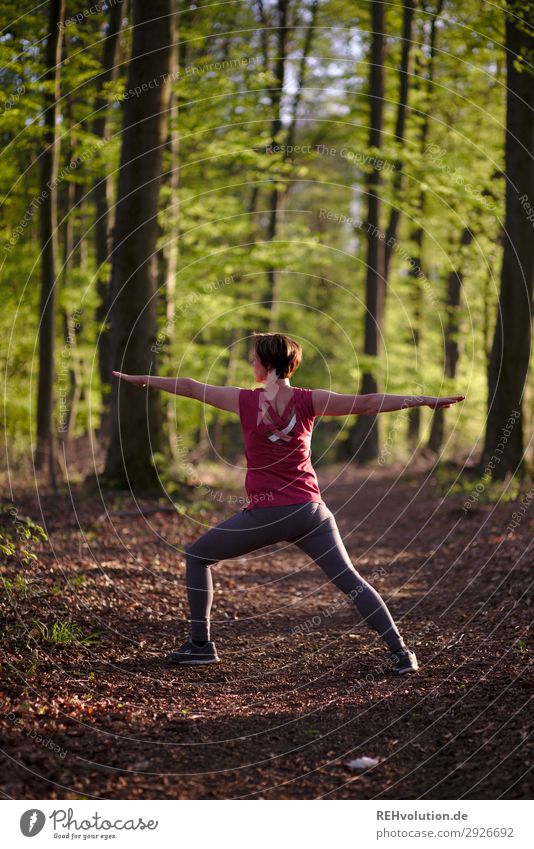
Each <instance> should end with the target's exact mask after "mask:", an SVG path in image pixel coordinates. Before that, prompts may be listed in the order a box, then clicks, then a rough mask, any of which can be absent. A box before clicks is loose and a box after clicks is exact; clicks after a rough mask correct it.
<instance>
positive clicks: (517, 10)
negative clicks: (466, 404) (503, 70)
mask: <svg viewBox="0 0 534 849" xmlns="http://www.w3.org/2000/svg"><path fill="white" fill-rule="evenodd" d="M517 15H519V16H520V17H523V19H524V18H525V17H526V15H527V12H526V7H525V8H522V7H521V5H518V4H508V5H507V12H506V64H507V91H506V144H505V161H506V215H505V237H504V250H503V261H502V269H501V288H500V293H499V305H498V314H497V321H496V325H495V332H494V337H493V346H492V351H491V359H490V367H489V373H488V412H487V419H486V434H485V443H484V448H483V451H482V455H481V459H480V464H479V471H480V473H482V472H483V471H487V472H488V474H490V475H491V476H492V477H493V478H495V479H497V480H499V479H503V478H505V477H506V474H507V473H512V474H514V475H515V474H518V475H519V476H520V477H523V476H524V474H525V463H524V457H523V410H522V406H523V392H524V388H525V381H526V378H527V374H528V370H529V364H530V352H531V340H532V286H533V276H534V238H533V233H532V222H531V221H529V220H528V218H529V215H528V207H527V206H526V204H527V203H528V204H530V208H531V207H532V204H533V198H534V121H533V114H534V79H533V77H532V74H531V73H529V69H528V68H527V66H526V63H525V62H524V61H521V60H520V59H519V58H518V57H520V56H524V55H525V54H527V53H528V51H531V50H532V36H531V35H529V33H528V32H525V31H524V28H525V29H526V28H527V27H526V25H525V24H523V23H522V22H521V21H518V18H517V17H516V16H517ZM530 17H532V16H530ZM529 23H530V25H531V26H532V24H533V21H532V19H530V21H529ZM520 61H521V68H520V69H518V67H516V63H519V62H520Z"/></svg>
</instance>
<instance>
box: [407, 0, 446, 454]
mask: <svg viewBox="0 0 534 849" xmlns="http://www.w3.org/2000/svg"><path fill="white" fill-rule="evenodd" d="M443 3H444V0H438V2H437V4H436V11H435V12H434V14H433V16H432V19H431V24H430V36H429V43H428V69H427V74H426V79H425V90H426V102H425V111H424V114H423V121H422V124H421V130H420V134H419V151H420V153H421V156H422V157H423V156H424V153H425V149H426V142H427V139H428V131H429V128H430V113H431V104H432V86H433V85H434V66H435V59H436V39H437V24H438V21H439V18H440V15H441V12H442V9H443ZM425 11H426V10H425ZM423 183H424V180H423ZM425 204H426V191H425V189H421V191H420V192H419V197H418V209H417V212H418V216H419V221H420V222H421V223H420V224H419V225H418V226H417V227H416V228H415V230H414V231H413V233H412V240H413V242H414V243H415V255H414V257H412V259H414V260H415V265H413V266H410V269H411V270H410V276H411V278H412V285H413V293H414V294H413V304H414V325H415V329H414V339H413V341H414V348H415V350H414V359H418V353H417V350H418V348H419V346H420V344H421V336H422V318H423V290H422V286H421V282H420V279H419V277H418V276H417V273H418V272H417V269H419V268H423V244H424V237H425V230H424V227H423V224H422V222H423V221H424V215H425ZM420 428H421V407H410V408H409V410H408V443H409V445H410V446H412V447H415V446H416V445H418V444H419V432H420Z"/></svg>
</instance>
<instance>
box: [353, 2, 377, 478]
mask: <svg viewBox="0 0 534 849" xmlns="http://www.w3.org/2000/svg"><path fill="white" fill-rule="evenodd" d="M371 28H372V36H371V50H370V67H369V101H370V121H369V148H370V150H371V151H372V152H377V151H378V150H379V148H380V146H381V144H382V126H383V120H384V56H385V33H384V28H385V15H384V3H383V0H372V2H371ZM380 185H381V172H380V170H378V169H377V168H371V169H370V170H369V173H368V175H367V181H366V191H367V273H366V280H365V330H364V353H365V355H366V356H368V357H373V358H374V362H377V360H378V356H379V353H380V344H379V343H380V337H381V335H382V327H383V319H384V290H385V249H384V247H385V243H384V239H383V238H380V236H384V234H383V233H380V207H381V203H380V194H379V193H380ZM376 391H377V381H376V377H375V375H374V374H373V372H371V371H370V370H369V369H368V368H367V369H366V370H365V371H364V373H363V376H362V383H361V388H360V393H361V394H364V395H365V394H368V393H370V392H376ZM349 444H350V450H351V452H352V454H353V455H354V457H355V458H356V460H357V461H358V462H360V463H365V462H367V461H369V460H374V459H376V457H378V422H377V416H358V419H357V422H356V425H355V427H354V428H353V429H352V431H351V434H350V438H349Z"/></svg>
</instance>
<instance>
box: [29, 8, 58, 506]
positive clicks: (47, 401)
mask: <svg viewBox="0 0 534 849" xmlns="http://www.w3.org/2000/svg"><path fill="white" fill-rule="evenodd" d="M64 20H65V0H50V5H49V18H48V37H47V40H46V59H45V62H46V72H45V74H44V81H45V82H46V83H48V84H49V85H50V89H49V90H48V91H47V92H46V93H45V109H44V125H45V133H44V144H45V149H44V151H43V153H42V154H41V174H40V188H41V196H42V197H43V201H42V203H41V207H40V231H41V232H40V237H41V304H40V323H39V380H38V390H37V445H36V450H35V457H34V462H35V466H36V467H37V468H40V467H42V466H43V465H44V464H45V462H46V461H47V460H48V463H49V472H50V478H51V481H50V482H51V485H52V487H53V489H54V490H55V489H56V477H55V444H54V443H55V440H54V435H53V433H52V408H53V388H54V336H55V319H56V270H57V252H58V245H57V185H56V183H57V172H58V161H59V144H60V142H59V135H58V132H57V124H58V120H59V95H60V74H61V64H60V63H61V46H62V41H63V22H64Z"/></svg>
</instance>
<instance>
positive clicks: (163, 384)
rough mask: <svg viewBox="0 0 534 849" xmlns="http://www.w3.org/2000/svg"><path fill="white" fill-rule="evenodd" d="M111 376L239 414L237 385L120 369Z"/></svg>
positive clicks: (238, 389)
mask: <svg viewBox="0 0 534 849" xmlns="http://www.w3.org/2000/svg"><path fill="white" fill-rule="evenodd" d="M113 376H114V377H118V378H119V379H120V380H125V381H126V382H127V383H132V384H133V385H134V386H140V387H144V386H151V387H153V388H154V389H163V391H164V392H171V393H173V394H174V395H183V397H184V398H194V399H195V400H197V401H202V402H203V403H204V404H209V405H210V406H212V407H217V408H218V409H219V410H227V411H228V412H229V413H237V414H238V415H239V392H240V391H241V390H240V387H239V386H212V385H211V384H210V383H200V381H198V380H193V378H191V377H177V378H173V377H156V376H155V375H151V374H123V373H122V372H120V371H114V372H113Z"/></svg>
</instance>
